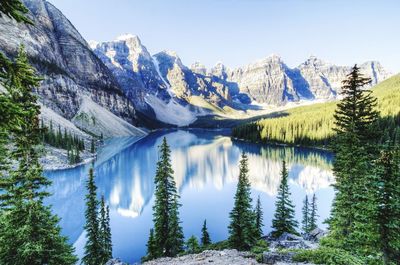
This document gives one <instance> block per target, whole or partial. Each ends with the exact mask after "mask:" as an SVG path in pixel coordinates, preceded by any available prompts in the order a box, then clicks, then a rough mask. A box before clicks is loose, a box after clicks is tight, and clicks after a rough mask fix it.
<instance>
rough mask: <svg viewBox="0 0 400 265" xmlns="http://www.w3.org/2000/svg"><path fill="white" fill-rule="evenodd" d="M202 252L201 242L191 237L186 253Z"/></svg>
mask: <svg viewBox="0 0 400 265" xmlns="http://www.w3.org/2000/svg"><path fill="white" fill-rule="evenodd" d="M199 250H200V245H199V241H198V240H197V238H196V237H195V236H191V237H189V239H188V240H187V241H186V253H189V254H193V253H197V252H199Z"/></svg>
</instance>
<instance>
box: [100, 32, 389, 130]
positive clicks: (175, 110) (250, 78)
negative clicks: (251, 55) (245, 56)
mask: <svg viewBox="0 0 400 265" xmlns="http://www.w3.org/2000/svg"><path fill="white" fill-rule="evenodd" d="M92 48H93V50H94V52H95V53H96V54H97V55H98V56H99V58H100V59H101V60H102V61H103V62H104V63H105V64H106V65H107V66H108V67H109V69H110V70H111V71H112V72H113V73H114V76H115V77H116V79H117V80H118V82H119V83H120V84H121V86H122V87H123V89H124V91H125V94H126V95H128V97H129V98H130V99H131V100H132V102H133V103H134V104H135V106H136V107H137V108H138V109H139V110H140V111H142V112H144V113H146V114H147V115H149V116H151V117H154V118H156V119H158V120H161V121H163V122H165V123H170V124H175V125H188V124H190V123H191V122H192V121H194V120H195V119H196V117H197V116H199V115H206V114H212V113H213V114H219V115H227V116H229V115H230V114H231V115H235V113H237V112H242V111H246V110H247V109H248V108H251V105H254V104H256V105H276V106H279V105H284V104H286V103H288V102H297V101H300V100H315V99H320V100H329V99H334V98H336V97H337V96H338V94H339V93H340V87H341V81H342V80H343V79H344V78H345V76H346V75H347V74H348V73H349V71H350V68H351V66H336V65H333V64H330V63H327V62H324V61H322V60H320V59H318V58H316V57H314V56H311V57H310V58H309V59H307V60H306V61H305V62H304V63H302V64H301V65H299V66H298V67H295V68H290V67H288V66H287V65H286V64H285V63H284V61H283V60H282V59H281V58H280V57H279V56H277V55H272V56H269V57H267V58H264V59H262V60H260V61H257V62H255V63H251V64H248V65H246V66H244V67H239V68H236V69H229V68H227V67H226V66H225V65H224V64H222V63H221V62H220V63H217V64H216V65H215V66H214V67H213V68H211V69H207V68H206V67H205V66H204V65H202V64H201V63H199V62H195V63H193V64H192V65H191V66H190V67H187V66H185V65H184V64H183V63H182V61H181V59H180V58H179V56H178V55H177V54H176V53H175V52H171V51H163V52H159V53H157V54H154V55H151V54H150V53H149V51H148V50H147V49H146V47H145V46H144V45H143V44H142V42H141V41H140V39H139V37H137V36H135V35H124V36H121V37H118V38H117V39H116V40H115V41H110V42H104V43H97V42H94V45H93V46H92ZM360 67H361V70H362V72H363V73H364V74H365V75H367V76H369V77H371V78H372V84H371V85H374V84H377V83H379V82H380V81H383V80H384V79H386V78H388V77H389V76H390V73H388V72H386V71H385V69H384V68H383V67H382V66H381V65H380V63H379V62H366V63H363V64H361V65H360Z"/></svg>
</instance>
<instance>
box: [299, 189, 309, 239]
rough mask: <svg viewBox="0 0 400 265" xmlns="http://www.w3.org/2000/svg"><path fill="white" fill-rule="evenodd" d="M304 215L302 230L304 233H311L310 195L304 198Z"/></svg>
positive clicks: (302, 211)
mask: <svg viewBox="0 0 400 265" xmlns="http://www.w3.org/2000/svg"><path fill="white" fill-rule="evenodd" d="M301 213H302V216H303V218H302V221H301V225H302V226H301V229H302V230H303V232H304V233H306V234H307V233H309V232H310V229H309V228H310V220H309V216H310V209H309V203H308V195H306V197H305V198H304V201H303V208H302V210H301Z"/></svg>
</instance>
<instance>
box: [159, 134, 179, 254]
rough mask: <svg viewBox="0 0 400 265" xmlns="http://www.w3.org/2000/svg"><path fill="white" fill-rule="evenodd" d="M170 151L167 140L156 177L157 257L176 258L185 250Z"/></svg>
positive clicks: (164, 142)
mask: <svg viewBox="0 0 400 265" xmlns="http://www.w3.org/2000/svg"><path fill="white" fill-rule="evenodd" d="M170 153H171V151H170V149H169V146H168V143H167V140H166V138H165V137H164V139H163V142H162V144H161V146H160V159H159V161H158V162H157V170H156V176H155V180H154V182H155V203H154V206H153V211H154V212H153V221H154V238H155V244H156V246H157V248H156V249H157V253H155V254H156V257H160V256H176V255H177V254H178V253H180V252H181V251H182V250H183V244H184V239H183V232H182V227H181V226H180V221H179V207H180V204H179V202H178V200H179V195H178V192H177V189H176V184H175V180H174V178H173V173H174V172H173V170H172V166H171V162H170Z"/></svg>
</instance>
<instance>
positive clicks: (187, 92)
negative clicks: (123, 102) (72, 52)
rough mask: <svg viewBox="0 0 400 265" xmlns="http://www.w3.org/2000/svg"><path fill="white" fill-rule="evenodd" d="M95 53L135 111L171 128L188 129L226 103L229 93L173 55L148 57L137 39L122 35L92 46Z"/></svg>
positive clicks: (165, 53)
mask: <svg viewBox="0 0 400 265" xmlns="http://www.w3.org/2000/svg"><path fill="white" fill-rule="evenodd" d="M92 48H93V50H94V52H95V53H96V54H97V55H98V57H99V58H100V59H101V60H102V61H103V62H104V63H105V64H106V65H107V67H108V68H109V69H110V70H111V71H112V73H113V74H114V76H115V77H116V78H117V80H118V81H119V84H120V85H121V87H122V88H123V89H124V91H125V94H126V95H127V96H128V97H129V99H131V100H132V102H133V103H134V104H135V107H136V108H137V109H138V110H140V111H141V112H143V113H145V114H146V115H147V116H149V117H152V118H156V119H158V120H160V121H162V122H165V123H169V124H174V125H178V126H181V125H188V124H190V123H191V122H193V121H194V120H195V119H196V116H198V115H204V114H205V113H209V112H211V111H209V110H207V108H204V106H205V105H208V104H212V105H216V106H224V105H226V104H228V103H229V101H228V99H229V90H228V88H227V87H226V86H224V85H223V84H220V86H221V87H217V85H214V84H213V82H215V81H214V80H212V79H211V78H205V76H204V75H202V74H201V73H196V72H193V71H192V70H190V69H189V68H188V67H186V66H185V65H183V63H182V61H181V59H180V58H179V57H178V55H177V54H176V53H174V52H170V51H163V52H159V53H157V54H155V55H153V56H152V55H150V53H149V52H148V51H147V49H146V47H145V46H143V45H142V43H141V41H140V39H139V38H138V37H137V36H134V35H124V36H121V37H118V38H117V39H116V40H115V41H110V42H104V43H95V42H94V43H93V46H92Z"/></svg>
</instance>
